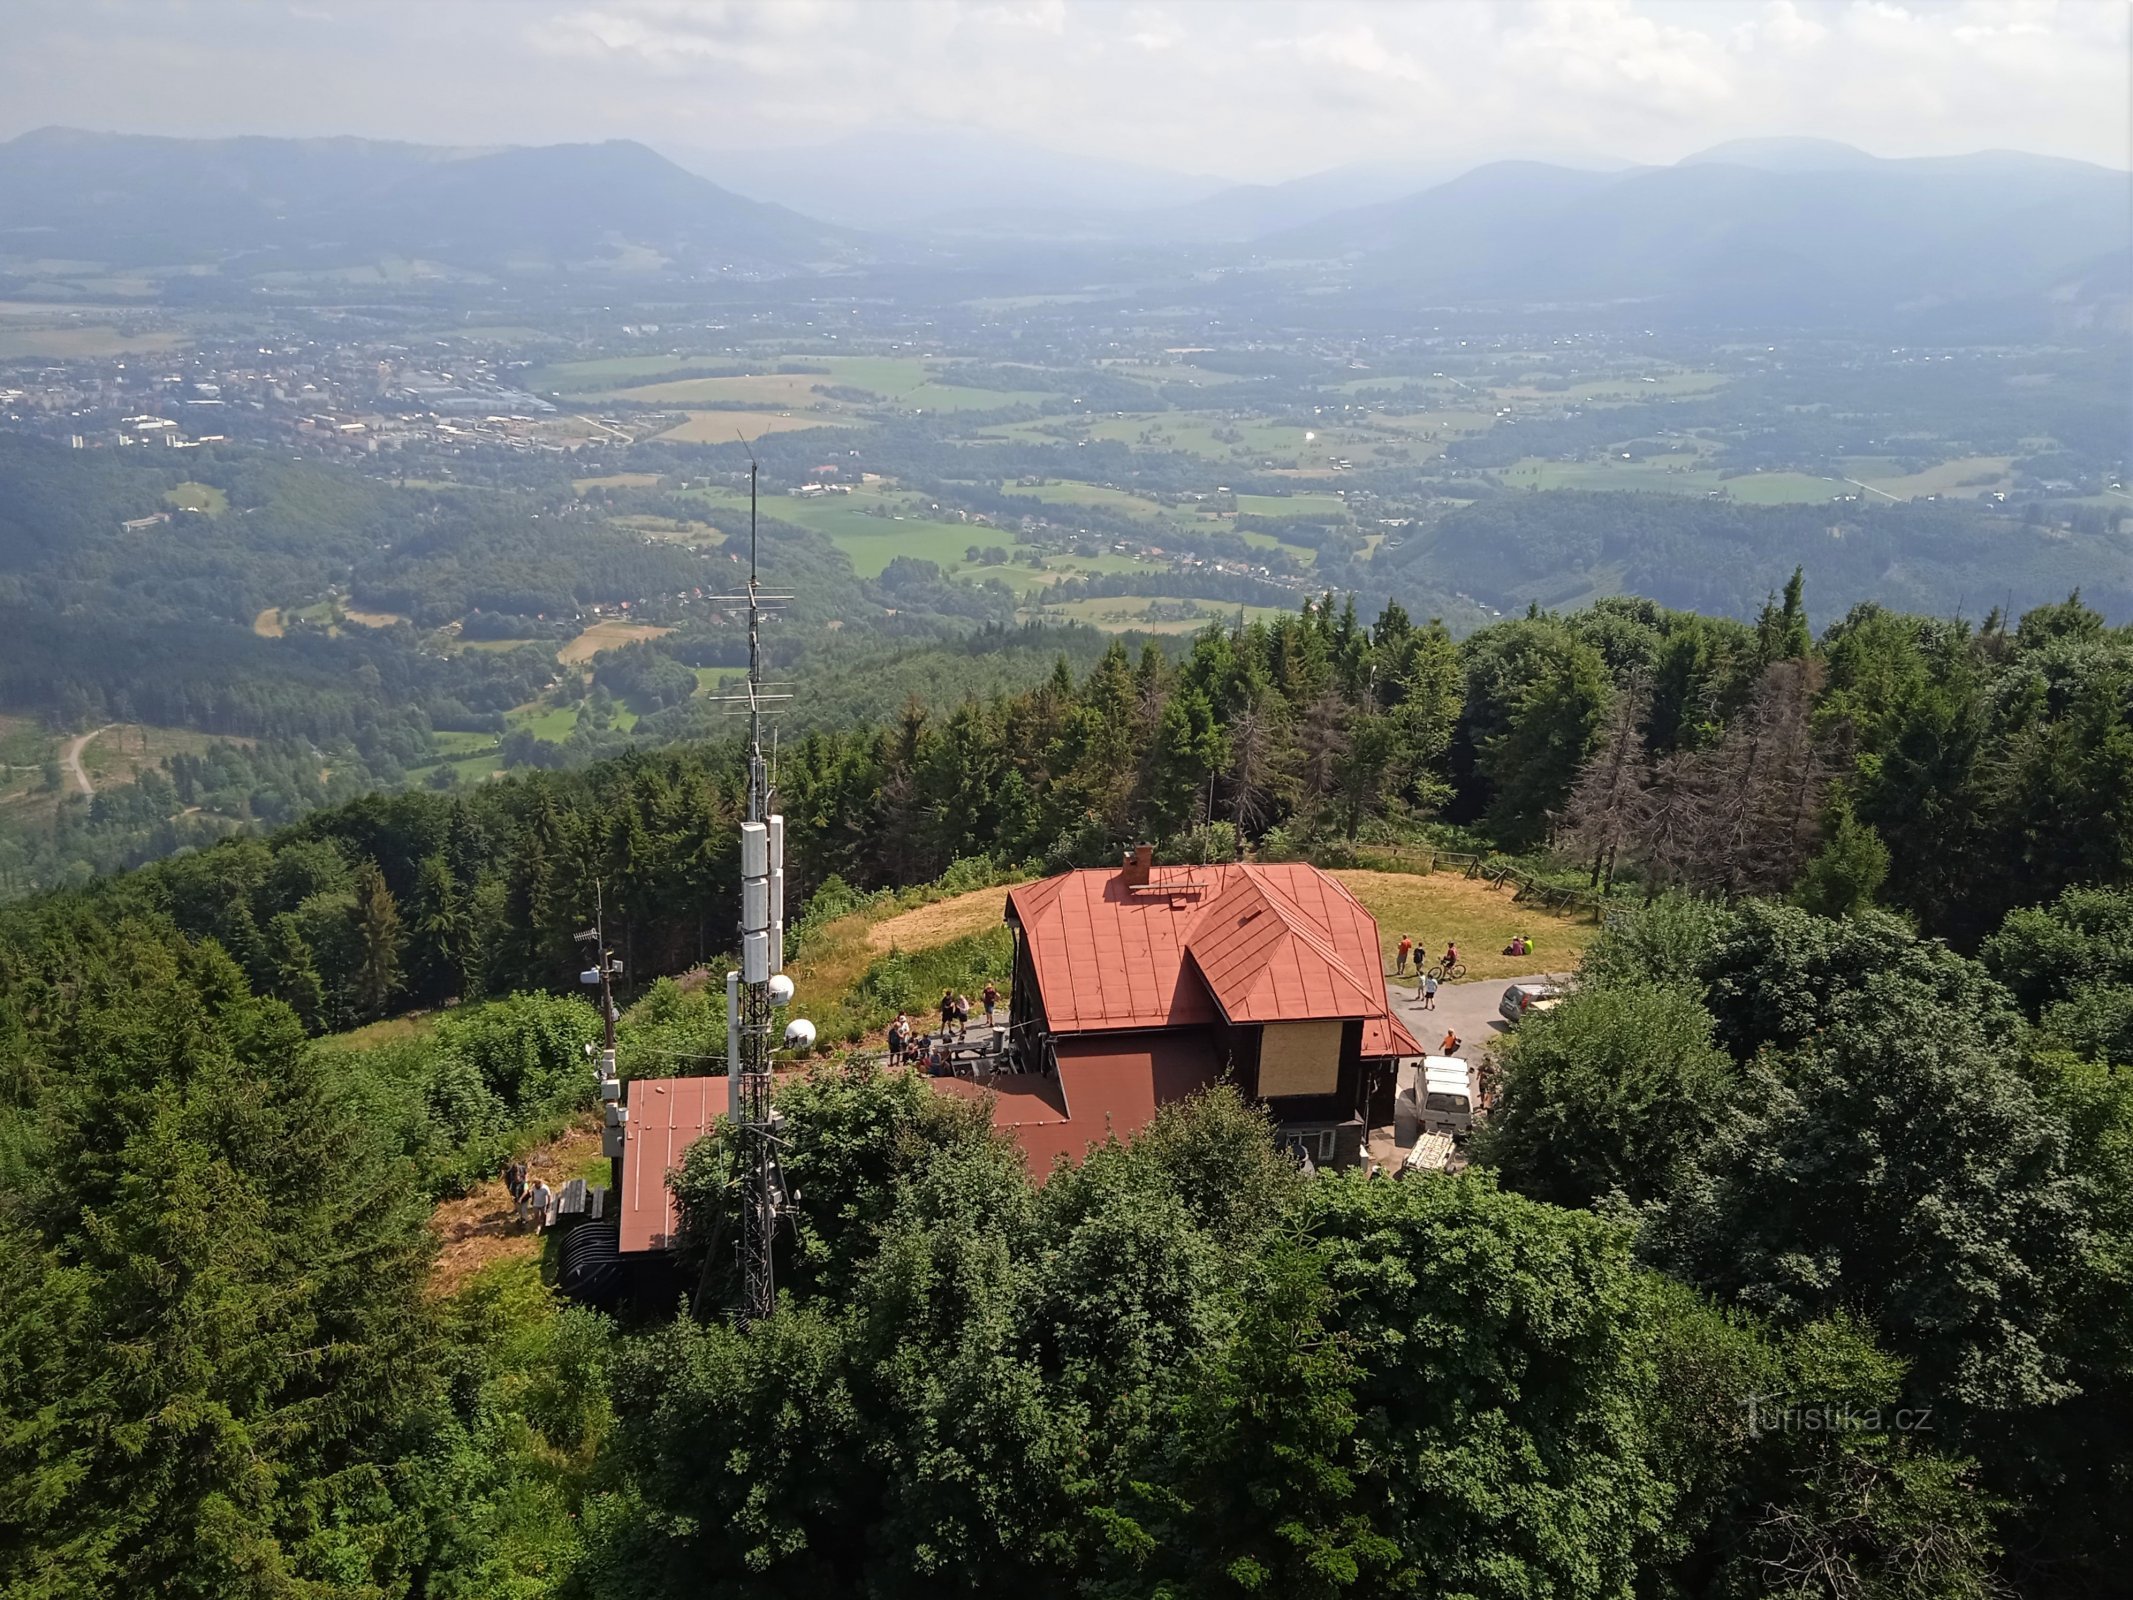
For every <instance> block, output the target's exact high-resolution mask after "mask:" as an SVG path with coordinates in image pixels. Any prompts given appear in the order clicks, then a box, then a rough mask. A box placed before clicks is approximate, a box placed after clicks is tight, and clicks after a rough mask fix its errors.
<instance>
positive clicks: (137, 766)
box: [81, 722, 253, 790]
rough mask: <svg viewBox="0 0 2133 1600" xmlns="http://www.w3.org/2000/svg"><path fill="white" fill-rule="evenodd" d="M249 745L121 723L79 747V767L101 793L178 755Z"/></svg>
mask: <svg viewBox="0 0 2133 1600" xmlns="http://www.w3.org/2000/svg"><path fill="white" fill-rule="evenodd" d="M252 742H253V741H252V740H251V739H249V738H244V737H240V736H238V735H235V734H226V733H201V732H198V731H197V730H195V729H192V728H159V727H153V726H150V725H148V724H146V723H139V722H121V723H118V724H117V725H115V726H113V727H110V728H106V729H103V730H102V731H100V732H99V733H98V734H97V736H96V737H95V738H93V739H91V740H90V741H89V742H88V743H87V744H86V745H84V746H83V747H82V753H81V765H82V770H83V771H84V772H86V773H87V774H88V775H89V782H90V783H91V784H92V785H93V786H94V787H95V788H97V789H99V790H102V789H109V788H116V787H118V786H120V785H122V784H128V783H131V782H133V781H134V779H136V778H138V777H139V776H140V775H141V774H142V773H143V772H146V771H148V770H149V769H151V768H153V767H156V766H159V765H161V764H162V762H163V761H164V760H165V759H166V758H167V757H170V756H174V755H178V754H180V753H184V754H187V755H197V754H198V753H199V752H201V751H203V750H205V749H207V748H208V747H209V746H210V745H215V744H236V745H250V744H251V743H252Z"/></svg>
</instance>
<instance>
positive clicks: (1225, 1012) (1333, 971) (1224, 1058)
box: [936, 846, 1422, 1176]
mask: <svg viewBox="0 0 2133 1600" xmlns="http://www.w3.org/2000/svg"><path fill="white" fill-rule="evenodd" d="M1006 915H1007V923H1008V926H1009V927H1010V928H1011V929H1012V930H1013V932H1014V942H1015V956H1014V961H1015V964H1014V982H1013V989H1012V993H1011V1000H1010V1005H1009V1011H1008V1037H1009V1039H1010V1040H1011V1041H1012V1045H1013V1050H1014V1054H1015V1057H1016V1060H1017V1063H1018V1065H1019V1066H1020V1067H1021V1069H1022V1070H1020V1071H1018V1072H1012V1073H997V1074H994V1075H992V1076H991V1077H989V1078H987V1079H985V1080H983V1081H982V1083H973V1082H970V1081H968V1080H964V1079H959V1078H944V1079H937V1080H936V1082H937V1083H938V1084H939V1086H940V1087H941V1088H942V1089H943V1090H944V1091H946V1092H948V1093H953V1094H966V1095H978V1094H983V1093H986V1092H988V1091H989V1092H990V1093H991V1094H992V1095H993V1120H994V1123H995V1125H997V1126H999V1127H1000V1128H1002V1129H1004V1130H1006V1131H1008V1132H1010V1133H1012V1134H1013V1135H1014V1137H1015V1139H1016V1140H1017V1141H1018V1142H1019V1143H1020V1144H1021V1146H1022V1148H1023V1150H1024V1152H1025V1154H1026V1155H1027V1156H1028V1158H1029V1162H1030V1166H1031V1169H1032V1170H1033V1171H1034V1172H1036V1173H1037V1174H1039V1175H1040V1176H1041V1175H1042V1174H1044V1173H1045V1172H1048V1171H1049V1170H1050V1169H1051V1166H1052V1163H1053V1161H1054V1160H1055V1159H1056V1158H1057V1157H1058V1156H1061V1155H1065V1156H1068V1157H1070V1158H1078V1157H1079V1156H1080V1155H1081V1154H1082V1152H1083V1151H1084V1150H1085V1149H1086V1148H1087V1147H1088V1145H1089V1144H1091V1143H1092V1142H1098V1141H1101V1140H1102V1139H1104V1138H1105V1137H1107V1136H1108V1135H1111V1134H1117V1135H1119V1136H1121V1137H1126V1136H1129V1135H1131V1134H1132V1133H1134V1132H1135V1131H1137V1130H1138V1129H1139V1128H1140V1127H1142V1126H1143V1125H1144V1124H1146V1123H1147V1122H1148V1121H1149V1120H1150V1119H1151V1118H1152V1117H1153V1116H1154V1115H1155V1112H1156V1109H1157V1108H1158V1107H1159V1106H1161V1105H1164V1104H1166V1103H1168V1102H1170V1101H1174V1100H1180V1099H1183V1098H1185V1097H1186V1096H1188V1095H1190V1094H1192V1093H1194V1092H1195V1091H1196V1090H1199V1089H1202V1088H1205V1087H1208V1086H1209V1085H1212V1084H1214V1083H1216V1082H1217V1081H1221V1080H1225V1079H1226V1080H1227V1081H1229V1082H1232V1083H1234V1084H1236V1085H1237V1087H1238V1088H1239V1089H1240V1090H1241V1091H1242V1092H1243V1093H1244V1094H1245V1095H1246V1096H1247V1097H1248V1098H1250V1099H1252V1100H1255V1101H1258V1102H1261V1103H1263V1104H1264V1105H1265V1106H1266V1107H1267V1109H1268V1111H1269V1112H1270V1113H1271V1115H1272V1117H1273V1119H1274V1123H1275V1126H1276V1130H1277V1133H1278V1135H1279V1137H1280V1138H1281V1139H1282V1141H1283V1142H1284V1143H1285V1144H1287V1145H1289V1146H1291V1147H1292V1148H1295V1149H1297V1150H1298V1151H1300V1152H1301V1153H1303V1154H1305V1155H1308V1156H1309V1157H1310V1158H1311V1159H1312V1160H1313V1161H1315V1162H1317V1163H1318V1164H1320V1165H1330V1166H1346V1165H1352V1164H1354V1163H1355V1162H1357V1161H1359V1160H1360V1159H1361V1158H1362V1151H1363V1147H1364V1142H1365V1139H1366V1137H1367V1133H1368V1129H1369V1126H1370V1125H1371V1123H1372V1122H1373V1121H1377V1120H1382V1121H1387V1122H1389V1121H1391V1120H1392V1095H1393V1084H1394V1081H1395V1074H1396V1070H1397V1067H1398V1064H1399V1061H1400V1059H1401V1058H1402V1057H1403V1056H1416V1055H1420V1054H1421V1053H1422V1052H1421V1047H1420V1046H1418V1045H1417V1044H1416V1043H1415V1041H1414V1039H1413V1038H1412V1037H1411V1036H1410V1035H1409V1034H1408V1032H1407V1030H1406V1029H1405V1028H1404V1027H1403V1026H1401V1024H1400V1021H1399V1019H1398V1017H1397V1016H1395V1015H1394V1013H1393V1010H1392V1006H1391V1003H1390V999H1389V997H1388V995H1387V993H1386V988H1385V970H1384V957H1383V953H1382V947H1381V946H1380V944H1379V941H1378V928H1377V921H1376V919H1375V918H1373V917H1372V916H1371V915H1370V913H1369V912H1368V911H1367V910H1365V909H1364V908H1363V905H1362V903H1361V902H1360V901H1359V900H1357V899H1356V898H1355V896H1354V895H1352V894H1350V893H1349V892H1348V890H1347V888H1346V887H1345V886H1344V885H1343V884H1342V883H1341V882H1340V880H1339V879H1337V878H1334V877H1332V876H1331V875H1330V874H1328V873H1325V872H1323V871H1321V870H1319V869H1318V868H1317V867H1313V866H1309V865H1305V864H1303V863H1286V862H1285V863H1280V864H1261V863H1257V862H1235V863H1225V864H1222V865H1210V866H1191V867H1184V866H1180V867H1159V866H1157V865H1156V864H1155V862H1154V860H1153V852H1151V851H1150V850H1148V849H1147V848H1146V847H1145V846H1143V847H1140V848H1139V849H1137V850H1133V851H1129V852H1127V854H1126V857H1125V860H1124V862H1123V864H1122V865H1121V866H1119V867H1116V868H1089V869H1084V870H1081V871H1075V872H1066V873H1061V874H1059V875H1058V876H1056V877H1051V878H1046V879H1044V880H1043V881H1042V882H1039V883H1033V884H1025V885H1022V886H1020V887H1018V888H1016V889H1014V890H1012V891H1010V892H1009V894H1008V898H1007V913H1006ZM1378 1112H1382V1116H1381V1117H1380V1116H1377V1115H1375V1113H1378Z"/></svg>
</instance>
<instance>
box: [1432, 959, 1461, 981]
mask: <svg viewBox="0 0 2133 1600" xmlns="http://www.w3.org/2000/svg"><path fill="white" fill-rule="evenodd" d="M1422 975H1423V976H1424V977H1425V978H1435V979H1436V980H1437V981H1438V982H1439V983H1457V982H1458V981H1459V980H1460V979H1461V978H1463V977H1465V976H1466V963H1465V962H1464V961H1455V962H1453V963H1452V964H1451V965H1450V966H1446V965H1445V964H1444V963H1443V962H1442V961H1438V962H1434V963H1432V964H1431V965H1430V966H1428V967H1426V968H1424V969H1423V973H1422Z"/></svg>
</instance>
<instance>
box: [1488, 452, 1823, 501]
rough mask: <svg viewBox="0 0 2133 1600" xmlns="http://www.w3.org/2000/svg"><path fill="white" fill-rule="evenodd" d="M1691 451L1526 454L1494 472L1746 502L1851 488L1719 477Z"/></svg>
mask: <svg viewBox="0 0 2133 1600" xmlns="http://www.w3.org/2000/svg"><path fill="white" fill-rule="evenodd" d="M1703 459H1704V458H1703V457H1702V456H1701V455H1700V454H1696V453H1693V452H1689V451H1682V452H1678V453H1675V454H1670V455H1663V456H1648V457H1646V458H1645V459H1643V460H1641V461H1622V460H1609V461H1544V460H1542V459H1541V458H1539V457H1537V456H1528V457H1526V458H1525V459H1524V460H1523V461H1518V462H1515V463H1513V464H1512V465H1511V466H1508V467H1505V468H1503V469H1502V470H1501V471H1499V472H1498V473H1497V475H1496V476H1497V478H1498V480H1499V481H1500V482H1502V483H1503V484H1504V486H1505V487H1506V488H1512V489H1590V490H1598V491H1601V492H1618V493H1627V492H1642V493H1646V494H1683V495H1710V494H1722V495H1725V496H1726V497H1727V498H1729V499H1732V500H1738V501H1740V502H1742V503H1743V504H1745V505H1756V506H1771V505H1796V504H1812V503H1814V502H1816V501H1822V500H1834V499H1836V498H1837V497H1838V496H1840V495H1843V494H1847V493H1849V492H1850V488H1849V486H1848V485H1846V484H1843V483H1840V482H1838V481H1837V480H1836V479H1835V478H1817V477H1815V476H1814V475H1813V474H1811V473H1806V472H1746V473H1742V474H1740V475H1739V476H1738V477H1731V478H1725V477H1720V476H1719V474H1718V473H1717V471H1716V470H1714V469H1713V468H1711V467H1708V466H1704V465H1701V464H1700V463H1701V462H1702V461H1703Z"/></svg>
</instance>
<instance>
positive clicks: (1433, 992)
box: [1421, 972, 1437, 1011]
mask: <svg viewBox="0 0 2133 1600" xmlns="http://www.w3.org/2000/svg"><path fill="white" fill-rule="evenodd" d="M1421 999H1422V1009H1423V1010H1424V1011H1434V1010H1436V1009H1437V975H1436V974H1435V973H1434V972H1425V973H1423V974H1422V990H1421Z"/></svg>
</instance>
